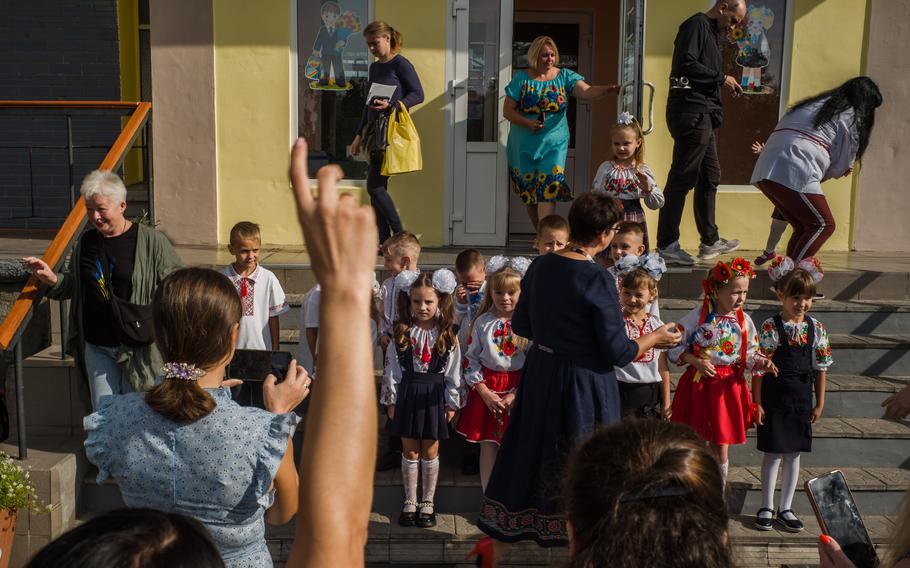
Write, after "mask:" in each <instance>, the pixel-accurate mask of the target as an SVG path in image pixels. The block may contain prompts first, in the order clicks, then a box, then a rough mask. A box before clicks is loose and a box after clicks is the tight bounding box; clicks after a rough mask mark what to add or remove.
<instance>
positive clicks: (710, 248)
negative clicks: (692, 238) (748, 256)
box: [698, 237, 739, 260]
mask: <svg viewBox="0 0 910 568" xmlns="http://www.w3.org/2000/svg"><path fill="white" fill-rule="evenodd" d="M738 248H739V241H738V240H736V239H733V240H730V241H728V240H727V239H725V238H723V237H721V238H719V239H717V242H715V243H714V244H713V245H699V246H698V259H699V260H711V259H712V258H714V257H715V256H718V255H721V254H726V253H728V252H733V251H735V250H736V249H738Z"/></svg>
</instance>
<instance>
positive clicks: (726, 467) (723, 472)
mask: <svg viewBox="0 0 910 568" xmlns="http://www.w3.org/2000/svg"><path fill="white" fill-rule="evenodd" d="M719 467H720V477H721V479H722V480H723V482H724V487H725V488H726V487H727V474H728V473H730V460H727V461H725V462H724V463H722V464H719Z"/></svg>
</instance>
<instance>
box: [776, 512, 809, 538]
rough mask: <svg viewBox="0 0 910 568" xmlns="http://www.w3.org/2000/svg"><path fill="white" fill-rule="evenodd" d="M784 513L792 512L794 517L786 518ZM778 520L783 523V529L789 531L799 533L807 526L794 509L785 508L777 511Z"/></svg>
mask: <svg viewBox="0 0 910 568" xmlns="http://www.w3.org/2000/svg"><path fill="white" fill-rule="evenodd" d="M784 513H790V514H791V515H793V518H792V519H785V518H784ZM777 522H779V523H780V524H782V525H783V529H784V530H785V531H787V532H791V533H798V532H802V530H803V529H804V528H805V526H803V522H802V521H801V520H799V517H797V516H796V513H794V512H793V509H784V510H783V511H778V512H777Z"/></svg>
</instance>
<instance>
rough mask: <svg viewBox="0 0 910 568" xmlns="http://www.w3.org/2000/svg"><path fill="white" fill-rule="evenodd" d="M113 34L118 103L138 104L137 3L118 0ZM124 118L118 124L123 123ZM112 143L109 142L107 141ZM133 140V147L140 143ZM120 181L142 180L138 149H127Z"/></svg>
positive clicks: (133, 0)
mask: <svg viewBox="0 0 910 568" xmlns="http://www.w3.org/2000/svg"><path fill="white" fill-rule="evenodd" d="M117 34H118V37H119V47H120V100H121V101H130V102H132V101H138V100H139V99H140V97H141V93H140V86H139V4H138V1H137V0H118V2H117ZM127 120H128V119H127V118H124V119H123V120H122V121H121V123H122V124H123V125H125V124H126V121H127ZM111 143H113V141H111ZM142 143H143V142H142V139H141V138H140V139H137V140H136V145H137V146H138V145H140V144H142ZM123 171H124V176H123V177H124V181H125V182H126V184H127V185H130V184H133V183H136V182H138V181H140V180H142V150H138V149H137V150H131V151H130V153H129V154H127V156H126V159H125V160H124V166H123Z"/></svg>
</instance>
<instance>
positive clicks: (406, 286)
mask: <svg viewBox="0 0 910 568" xmlns="http://www.w3.org/2000/svg"><path fill="white" fill-rule="evenodd" d="M418 276H420V273H419V272H417V271H416V270H402V271H401V272H399V273H398V276H396V277H395V288H396V289H397V290H398V291H400V292H410V291H411V286H412V285H413V284H414V282H415V281H416V280H417V277H418Z"/></svg>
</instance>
